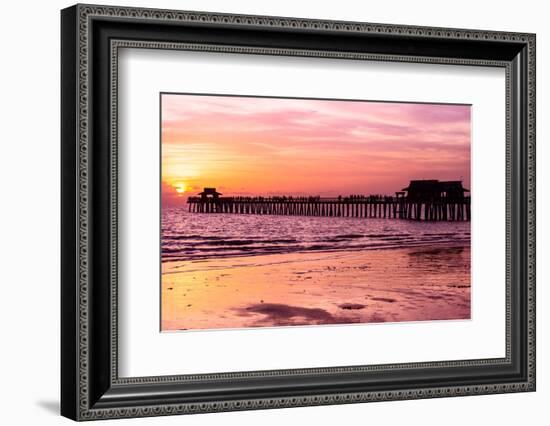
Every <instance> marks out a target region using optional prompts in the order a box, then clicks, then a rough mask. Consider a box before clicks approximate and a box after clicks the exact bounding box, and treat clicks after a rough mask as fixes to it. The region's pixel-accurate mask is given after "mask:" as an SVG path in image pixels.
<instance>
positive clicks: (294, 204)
mask: <svg viewBox="0 0 550 426" xmlns="http://www.w3.org/2000/svg"><path fill="white" fill-rule="evenodd" d="M187 203H188V204H189V212H192V213H225V214H257V215H288V216H327V217H362V218H384V219H408V220H426V221H468V220H470V216H471V210H470V197H464V198H456V199H453V198H445V197H444V198H441V199H438V200H422V201H420V200H409V199H407V198H406V197H391V196H378V195H377V196H350V197H337V198H321V197H218V198H203V197H189V198H188V199H187Z"/></svg>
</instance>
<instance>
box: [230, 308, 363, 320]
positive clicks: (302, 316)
mask: <svg viewBox="0 0 550 426" xmlns="http://www.w3.org/2000/svg"><path fill="white" fill-rule="evenodd" d="M240 313H241V315H243V316H250V315H253V314H260V315H264V318H262V319H261V320H260V321H259V322H260V323H261V324H262V325H297V324H302V325H309V324H345V323H354V322H357V319H353V318H349V317H345V316H335V315H332V314H331V313H330V312H327V311H325V310H324V309H320V308H304V307H301V306H291V305H285V304H282V303H258V304H255V305H250V306H248V307H247V308H244V309H241V310H240Z"/></svg>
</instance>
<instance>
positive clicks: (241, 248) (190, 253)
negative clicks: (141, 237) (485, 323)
mask: <svg viewBox="0 0 550 426" xmlns="http://www.w3.org/2000/svg"><path fill="white" fill-rule="evenodd" d="M350 231H351V232H350ZM440 244H445V245H449V244H454V245H462V246H464V245H469V244H470V223H469V222H416V221H407V220H398V219H364V218H334V217H331V218H324V217H302V216H263V215H262V216H256V215H228V214H197V213H195V214H193V213H188V212H186V211H185V209H166V210H165V211H163V214H162V260H163V261H174V260H178V261H181V260H185V261H189V260H202V259H211V258H227V257H240V256H257V255H266V254H280V253H294V252H330V251H346V250H349V251H356V250H378V249H387V248H399V247H403V248H404V247H417V246H423V245H440Z"/></svg>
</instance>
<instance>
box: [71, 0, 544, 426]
mask: <svg viewBox="0 0 550 426" xmlns="http://www.w3.org/2000/svg"><path fill="white" fill-rule="evenodd" d="M61 28H62V31H61V37H62V40H61V49H62V75H61V81H62V93H61V98H62V120H61V129H62V141H61V159H62V176H61V178H62V183H61V190H62V217H61V221H62V235H61V241H62V283H61V308H62V312H61V320H62V329H61V332H62V342H61V345H62V347H61V353H62V359H61V366H62V374H61V384H62V389H61V413H62V415H64V416H66V417H69V418H71V419H74V420H92V419H105V418H120V417H140V416H159V415H169V414H187V413H205V412H215V411H229V410H248V409H262V408H276V407H292V406H308V405H321V404H343V403H356V402H367V401H381V400H400V399H416V398H435V397H444V396H464V395H476V394H490V393H504V392H520V391H534V390H535V35H534V34H520V33H509V32H493V31H478V30H462V29H449V28H426V27H413V26H402V25H386V24H369V23H358V22H335V21H321V20H308V19H293V18H280V17H266V16H242V15H227V14H214V13H201V12H183V11H169V10H154V9H134V8H126V7H104V6H96V5H76V6H73V7H70V8H67V9H64V10H63V11H62V13H61ZM121 47H134V48H147V49H186V50H198V51H215V52H231V53H242V54H246V53H254V54H263V55H275V56H285V55H289V56H311V57H318V58H342V59H355V60H374V61H376V60H384V61H397V62H422V63H430V64H431V63H433V64H454V65H464V66H468V65H486V66H494V67H502V68H504V69H505V71H506V110H507V117H506V124H507V130H506V135H507V136H506V139H507V142H506V143H507V164H506V181H507V183H506V197H507V200H506V202H507V212H506V229H505V230H504V229H503V232H506V245H507V247H506V356H505V357H504V358H497V359H479V360H460V361H445V362H430V363H410V364H386V365H371V366H369V365H363V366H326V368H314V369H300V370H272V371H253V372H242V373H219V374H205V375H181V376H160V377H135V378H120V377H119V375H118V364H117V363H118V357H117V344H118V343H117V342H118V327H117V215H116V201H117V190H118V188H117V144H116V141H117V127H116V118H117V109H116V108H117V84H118V79H117V53H118V49H119V48H121Z"/></svg>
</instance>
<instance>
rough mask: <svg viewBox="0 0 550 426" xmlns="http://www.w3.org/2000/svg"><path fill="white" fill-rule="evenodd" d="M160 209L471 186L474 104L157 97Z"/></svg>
mask: <svg viewBox="0 0 550 426" xmlns="http://www.w3.org/2000/svg"><path fill="white" fill-rule="evenodd" d="M161 108H162V123H161V125H162V197H163V205H174V204H179V203H184V202H185V201H186V199H187V196H189V195H196V194H197V193H198V192H200V191H201V190H202V188H203V187H216V188H217V189H218V191H220V192H222V193H223V194H224V195H228V196H230V195H320V196H327V197H328V196H338V195H348V194H367V195H368V194H388V195H389V194H393V193H395V191H399V190H401V189H402V188H404V187H405V186H407V184H408V182H409V180H411V179H440V180H461V179H462V180H463V183H464V186H465V187H466V188H469V189H470V106H467V105H436V104H405V103H383V102H363V101H361V102H353V101H328V100H309V99H280V98H251V97H229V96H198V95H172V94H163V95H162V106H161Z"/></svg>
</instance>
